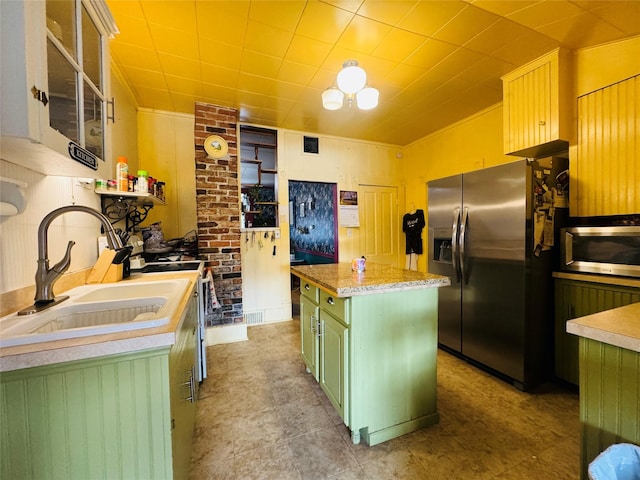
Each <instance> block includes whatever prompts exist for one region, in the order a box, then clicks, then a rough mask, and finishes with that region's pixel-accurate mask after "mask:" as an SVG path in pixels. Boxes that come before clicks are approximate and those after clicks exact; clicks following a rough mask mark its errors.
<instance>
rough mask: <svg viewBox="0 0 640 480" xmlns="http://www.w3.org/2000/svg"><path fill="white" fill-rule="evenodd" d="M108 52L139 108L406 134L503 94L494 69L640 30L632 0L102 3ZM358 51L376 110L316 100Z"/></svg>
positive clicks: (637, 5) (392, 139)
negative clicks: (375, 94)
mask: <svg viewBox="0 0 640 480" xmlns="http://www.w3.org/2000/svg"><path fill="white" fill-rule="evenodd" d="M107 4H108V5H109V7H110V8H111V11H112V13H113V16H114V18H115V20H116V23H117V24H118V27H119V29H120V34H119V35H117V36H116V38H115V39H113V40H112V41H111V51H112V56H113V59H114V62H115V63H116V65H117V66H118V67H119V69H120V70H121V72H122V74H123V76H124V78H125V80H126V81H127V82H128V84H129V85H130V87H131V89H132V91H133V92H134V95H135V96H136V98H137V101H138V103H139V105H140V106H141V107H147V108H153V109H160V110H168V111H175V112H185V113H193V110H194V102H196V101H201V102H206V103H212V104H216V105H223V106H230V107H235V108H237V109H238V110H239V112H240V120H241V121H243V122H249V123H256V124H262V125H266V126H273V127H281V128H289V129H294V130H303V131H307V132H315V133H320V134H329V135H339V136H345V137H352V138H361V139H366V140H373V141H383V142H389V143H395V144H400V145H405V144H408V143H410V142H412V141H414V140H416V139H418V138H420V137H422V136H424V135H426V134H428V133H431V132H434V131H436V130H438V129H440V128H442V127H444V126H446V125H448V124H450V123H452V122H455V121H456V120H459V119H462V118H464V117H466V116H468V115H470V114H472V113H475V112H477V111H478V110H481V109H483V108H485V107H488V106H491V105H493V104H495V103H497V102H499V101H501V100H502V84H501V81H500V77H501V76H502V75H504V74H505V73H507V72H509V71H511V70H513V69H514V68H516V67H518V66H520V65H523V64H525V63H527V62H529V61H531V60H533V59H535V58H537V57H539V56H540V55H542V54H544V53H546V52H548V51H550V50H552V49H554V48H556V47H564V48H567V49H570V50H575V49H579V48H583V47H589V46H592V45H597V44H601V43H605V42H609V41H614V40H619V39H623V38H627V37H631V36H635V35H638V34H640V0H626V1H595V0H593V1H591V0H573V1H568V0H545V1H525V0H514V1H511V0H475V1H473V0H469V1H464V0H446V1H435V0H433V1H432V0H429V1H416V0H408V1H401V0H398V1H384V0H353V1H350V0H335V1H330V0H327V1H316V0H310V1H299V0H284V1H268V0H251V1H244V0H237V1H236V0H231V1H218V0H215V1H208V0H180V1H151V0H107ZM348 59H356V60H358V62H359V63H360V65H361V66H362V67H363V68H364V69H365V70H366V71H367V74H368V82H369V84H371V85H372V86H375V87H376V88H378V89H379V90H380V105H379V106H378V108H376V109H375V110H372V111H360V110H358V109H357V108H355V107H353V108H351V109H349V108H347V107H345V108H344V109H343V110H339V111H333V112H330V111H326V110H323V108H322V104H321V99H320V95H321V93H322V91H323V90H324V89H326V88H327V87H329V86H331V85H332V84H333V83H334V80H335V75H336V74H337V72H338V71H339V70H340V68H341V66H342V63H343V62H344V61H345V60H348Z"/></svg>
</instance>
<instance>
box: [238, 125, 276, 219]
mask: <svg viewBox="0 0 640 480" xmlns="http://www.w3.org/2000/svg"><path fill="white" fill-rule="evenodd" d="M240 182H241V186H242V188H241V207H242V215H241V225H240V226H241V228H260V227H277V226H278V132H277V130H271V129H269V128H262V127H254V126H249V125H240Z"/></svg>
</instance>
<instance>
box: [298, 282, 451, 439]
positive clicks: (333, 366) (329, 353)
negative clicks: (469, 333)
mask: <svg viewBox="0 0 640 480" xmlns="http://www.w3.org/2000/svg"><path fill="white" fill-rule="evenodd" d="M303 282H304V280H303V281H302V282H301V283H303ZM315 298H317V297H311V299H309V298H307V299H306V300H305V295H304V293H303V295H302V296H301V301H300V321H301V331H303V332H306V333H303V335H302V346H301V349H302V352H303V355H302V357H303V359H304V358H309V357H310V355H306V354H305V352H312V351H315V352H317V355H316V356H315V357H313V356H311V357H312V358H315V359H316V362H317V363H316V365H317V368H316V370H315V372H316V374H315V375H316V379H318V381H319V383H320V385H321V387H322V389H323V391H324V392H325V394H326V395H327V397H328V398H329V400H330V401H331V403H332V404H333V406H334V407H335V409H336V411H337V412H338V413H339V414H340V416H341V417H342V419H343V421H344V423H345V425H347V426H348V427H349V428H350V430H351V437H352V440H353V442H354V443H359V442H360V440H361V439H364V441H365V442H366V443H367V444H369V445H376V444H379V443H382V442H385V441H387V440H390V439H392V438H395V437H398V436H400V435H404V434H406V433H409V432H412V431H415V430H418V429H419V428H422V427H426V426H429V425H433V424H435V423H438V421H439V417H438V412H437V409H436V356H437V340H438V331H437V314H438V289H437V288H425V289H420V290H407V291H395V292H385V293H378V294H368V295H360V296H353V297H349V298H334V297H332V296H331V295H330V294H328V293H327V292H325V291H322V290H321V291H320V295H319V301H318V303H317V304H316V303H315V302H314V301H312V300H313V299H315ZM316 305H317V306H316ZM318 308H319V314H318V315H319V320H320V326H319V335H316V336H315V337H313V336H312V335H311V334H312V333H314V330H313V327H312V325H313V324H314V322H313V321H312V320H311V317H312V316H315V315H316V313H315V312H316V311H317V310H316V309H318ZM312 312H314V313H312ZM315 330H316V333H318V332H317V330H318V327H317V326H316V327H315ZM305 334H307V335H308V338H309V339H315V343H314V341H313V340H310V341H309V343H310V344H311V345H309V344H307V343H306V342H305ZM314 349H315V350H314ZM305 363H306V364H307V367H309V368H310V361H308V360H305ZM311 371H313V369H311Z"/></svg>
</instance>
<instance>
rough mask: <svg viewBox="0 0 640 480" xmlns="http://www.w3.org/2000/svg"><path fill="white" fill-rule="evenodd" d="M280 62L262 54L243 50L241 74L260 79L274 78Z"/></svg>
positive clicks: (278, 59)
mask: <svg viewBox="0 0 640 480" xmlns="http://www.w3.org/2000/svg"><path fill="white" fill-rule="evenodd" d="M281 64H282V60H281V59H280V58H276V57H270V56H269V55H263V54H262V53H258V52H252V51H250V50H245V51H244V53H243V54H242V62H241V68H242V72H244V73H249V74H252V75H258V76H260V77H267V78H269V77H271V78H274V77H275V76H276V75H278V70H280V65H281Z"/></svg>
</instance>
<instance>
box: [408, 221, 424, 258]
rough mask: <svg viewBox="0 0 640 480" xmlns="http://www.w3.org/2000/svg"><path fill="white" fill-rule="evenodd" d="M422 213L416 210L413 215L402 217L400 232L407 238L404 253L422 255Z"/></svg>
mask: <svg viewBox="0 0 640 480" xmlns="http://www.w3.org/2000/svg"><path fill="white" fill-rule="evenodd" d="M424 225H425V223H424V211H422V210H416V211H415V212H414V213H405V215H404V217H402V231H403V232H404V233H405V234H406V237H407V247H406V251H405V253H406V254H407V255H409V254H410V253H415V254H417V255H422V229H423V228H424Z"/></svg>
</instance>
